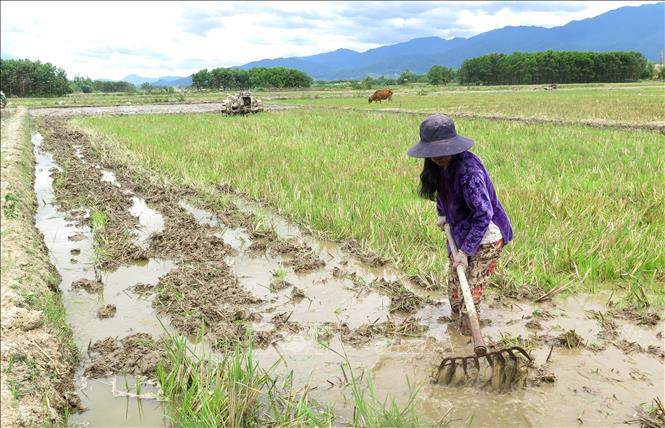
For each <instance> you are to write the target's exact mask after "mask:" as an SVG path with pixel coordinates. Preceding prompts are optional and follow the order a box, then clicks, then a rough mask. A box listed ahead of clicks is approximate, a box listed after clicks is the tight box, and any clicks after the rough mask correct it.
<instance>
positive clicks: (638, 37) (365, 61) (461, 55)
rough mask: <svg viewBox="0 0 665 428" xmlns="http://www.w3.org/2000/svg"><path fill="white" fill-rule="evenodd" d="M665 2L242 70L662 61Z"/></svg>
mask: <svg viewBox="0 0 665 428" xmlns="http://www.w3.org/2000/svg"><path fill="white" fill-rule="evenodd" d="M664 21H665V3H657V4H650V5H642V6H626V7H621V8H618V9H615V10H612V11H609V12H606V13H603V14H601V15H598V16H596V17H593V18H588V19H583V20H581V21H571V22H569V23H568V24H566V25H563V26H561V27H553V28H542V27H533V26H519V27H504V28H501V29H497V30H492V31H488V32H486V33H481V34H478V35H476V36H473V37H470V38H454V39H450V40H445V39H442V38H439V37H424V38H418V39H413V40H409V41H407V42H403V43H397V44H394V45H388V46H382V47H379V48H375V49H370V50H368V51H365V52H356V51H353V50H349V49H337V50H335V51H332V52H326V53H321V54H317V55H310V56H303V57H291V58H276V59H263V60H260V61H253V62H250V63H248V64H244V65H242V66H240V67H239V68H241V69H244V70H248V69H250V68H253V67H280V66H281V67H290V68H296V69H298V70H301V71H303V72H305V73H307V74H309V75H310V76H312V77H313V78H314V79H317V80H336V79H357V78H362V77H365V76H368V75H369V76H378V75H385V76H397V75H399V74H400V73H401V72H402V71H404V70H405V69H409V70H411V71H414V72H417V73H425V72H427V70H429V69H430V67H432V66H433V65H435V64H439V65H445V66H448V67H454V68H457V67H459V66H460V65H461V64H462V63H463V62H464V60H465V59H468V58H474V57H477V56H480V55H485V54H488V53H492V52H498V53H512V52H517V51H519V52H537V51H544V50H548V49H552V50H575V51H595V52H606V51H614V50H626V51H638V52H641V53H642V54H643V55H644V56H646V57H647V58H648V59H650V60H658V59H659V57H660V50H661V49H662V48H663V45H664V40H665V24H664Z"/></svg>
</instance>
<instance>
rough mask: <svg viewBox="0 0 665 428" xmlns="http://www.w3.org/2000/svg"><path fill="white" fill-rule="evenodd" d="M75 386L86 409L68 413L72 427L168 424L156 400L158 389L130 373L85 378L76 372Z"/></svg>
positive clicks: (162, 409)
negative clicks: (100, 377) (101, 377)
mask: <svg viewBox="0 0 665 428" xmlns="http://www.w3.org/2000/svg"><path fill="white" fill-rule="evenodd" d="M137 381H138V382H137ZM137 384H140V386H139V387H138V388H137ZM76 386H77V388H78V391H79V396H80V397H81V404H83V406H85V407H86V408H87V409H88V410H87V411H85V412H84V413H79V414H73V415H71V416H70V417H69V423H70V425H71V426H90V427H101V426H124V427H139V426H141V427H162V426H163V427H167V426H170V425H169V423H168V421H167V420H166V416H165V414H166V413H165V410H166V409H165V404H164V402H162V401H159V400H158V399H157V397H158V396H159V392H160V391H159V388H158V387H157V386H155V385H154V384H152V383H147V382H145V381H143V380H141V379H137V378H136V377H134V376H131V375H126V376H113V377H110V378H105V379H85V378H84V377H82V374H80V373H79V377H78V381H77V385H76ZM137 392H140V394H137Z"/></svg>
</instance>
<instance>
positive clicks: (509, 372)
mask: <svg viewBox="0 0 665 428" xmlns="http://www.w3.org/2000/svg"><path fill="white" fill-rule="evenodd" d="M507 354H508V355H509V356H510V364H508V365H507V367H506V369H504V374H505V378H504V383H503V387H502V388H501V390H502V392H505V391H508V390H510V388H511V386H512V384H513V379H515V371H516V369H517V357H516V356H515V355H513V353H512V352H510V351H509V350H508V351H507Z"/></svg>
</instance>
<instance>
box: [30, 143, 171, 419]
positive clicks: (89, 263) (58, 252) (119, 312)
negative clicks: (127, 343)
mask: <svg viewBox="0 0 665 428" xmlns="http://www.w3.org/2000/svg"><path fill="white" fill-rule="evenodd" d="M32 142H33V145H34V154H35V160H36V168H35V185H34V190H35V194H36V195H37V200H38V202H39V204H38V209H37V213H36V215H35V223H36V225H37V228H38V229H39V230H40V231H41V233H42V234H43V235H44V242H45V244H46V246H47V248H48V250H49V256H50V259H51V262H52V263H53V265H54V266H55V267H56V269H57V270H58V272H59V274H60V276H61V278H62V282H61V283H60V286H59V287H60V290H61V291H62V301H63V304H64V306H65V308H66V311H67V321H68V323H70V325H71V326H72V329H73V332H74V341H75V343H76V344H77V346H78V347H79V349H81V350H83V351H85V350H86V349H87V347H88V345H89V344H90V343H91V342H94V341H96V340H99V339H104V338H106V337H123V336H127V335H130V334H134V333H140V332H145V333H149V334H151V335H153V336H154V337H158V336H160V335H161V334H162V332H163V331H164V328H163V326H162V323H163V325H164V326H166V325H168V321H160V319H158V318H157V316H156V315H155V313H154V312H153V310H152V305H151V301H150V299H146V298H140V297H139V296H137V295H135V294H133V293H132V291H131V288H132V286H134V285H137V284H140V283H143V284H153V285H154V284H157V282H158V281H159V278H160V277H161V276H163V275H165V274H167V273H168V272H170V271H171V270H172V269H173V268H174V267H175V264H174V263H173V262H172V261H169V260H157V259H150V260H147V261H146V262H145V263H141V264H135V265H130V266H122V267H120V268H118V269H116V270H115V271H112V272H103V271H102V272H99V271H97V270H96V269H95V263H94V261H95V248H94V245H93V238H92V232H91V230H90V228H88V227H87V226H80V225H79V223H78V222H77V221H72V220H71V214H72V213H64V212H61V211H59V209H58V207H57V205H56V199H55V193H54V190H53V178H52V177H51V173H52V172H53V171H56V170H60V167H59V166H58V165H57V164H56V163H55V161H54V159H53V156H52V155H51V154H50V153H47V152H44V151H43V150H42V137H41V135H40V134H39V133H35V134H33V135H32ZM108 177H113V180H112V183H116V182H115V176H114V175H113V173H109V175H108ZM116 184H117V183H116ZM138 205H140V204H138ZM139 211H140V214H139V219H141V218H142V217H143V218H147V219H153V218H154V217H155V216H154V214H152V213H151V210H149V209H147V208H146V209H144V210H139ZM146 212H147V213H148V215H146V214H145V213H146ZM142 224H143V223H142ZM162 227H163V220H162ZM76 284H83V287H76V286H75V285H76ZM105 305H114V306H115V307H116V313H115V315H114V316H113V317H110V318H103V319H101V318H99V317H98V316H97V311H98V309H99V308H101V307H102V306H105ZM84 364H85V362H84ZM82 373H83V370H82V367H81V368H80V369H79V371H78V375H77V379H76V383H77V385H78V387H79V388H80V390H79V391H78V392H79V393H80V396H81V399H82V403H83V405H84V406H85V407H87V408H88V409H90V410H88V411H86V412H83V413H81V414H78V415H72V416H71V417H70V421H71V422H72V423H75V424H83V425H88V426H102V425H104V426H108V425H109V424H117V425H120V426H139V425H140V426H161V425H163V424H164V421H163V415H164V409H163V408H162V404H161V403H159V402H156V401H154V400H151V399H150V398H152V397H151V396H150V395H146V394H145V393H146V392H147V393H152V394H154V393H156V390H155V389H154V387H151V386H150V385H149V384H145V385H143V384H142V387H141V388H140V389H141V390H142V391H144V392H143V393H142V396H141V397H135V396H133V395H132V394H124V393H122V391H123V390H126V386H127V385H128V386H130V387H131V389H130V391H134V392H136V390H137V388H136V385H135V384H136V382H135V380H134V379H133V378H132V377H127V379H126V380H127V382H126V383H125V378H124V377H122V376H120V377H119V376H115V377H111V378H101V379H94V380H92V379H86V378H85V377H84V376H83V374H82ZM151 388H152V389H151Z"/></svg>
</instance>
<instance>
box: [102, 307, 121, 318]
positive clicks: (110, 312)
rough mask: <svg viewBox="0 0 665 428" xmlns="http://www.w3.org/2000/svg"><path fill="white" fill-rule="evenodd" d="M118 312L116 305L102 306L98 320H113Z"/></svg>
mask: <svg viewBox="0 0 665 428" xmlns="http://www.w3.org/2000/svg"><path fill="white" fill-rule="evenodd" d="M117 311H118V308H116V306H115V305H106V306H102V307H101V308H99V309H97V318H99V319H100V320H101V319H105V318H113V317H114V316H115V313H116V312H117Z"/></svg>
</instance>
